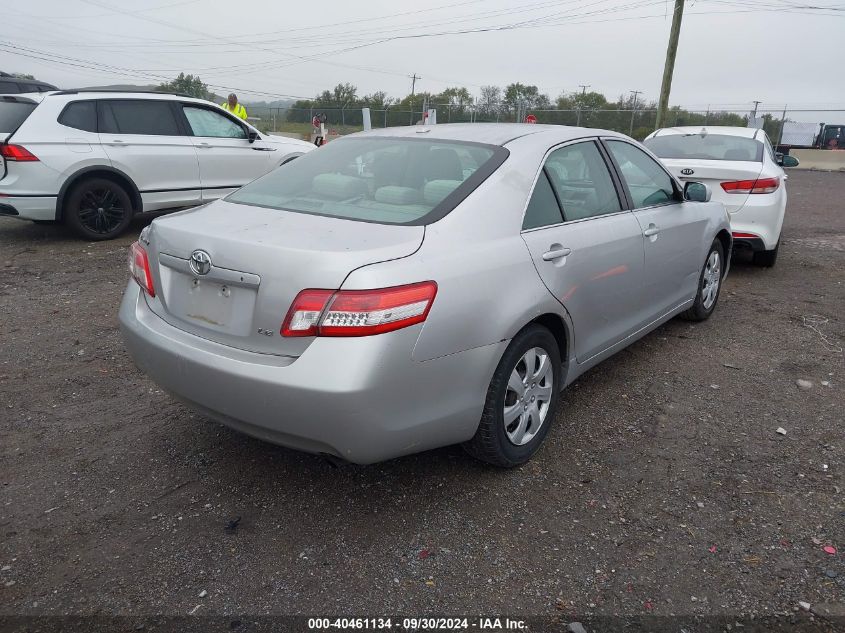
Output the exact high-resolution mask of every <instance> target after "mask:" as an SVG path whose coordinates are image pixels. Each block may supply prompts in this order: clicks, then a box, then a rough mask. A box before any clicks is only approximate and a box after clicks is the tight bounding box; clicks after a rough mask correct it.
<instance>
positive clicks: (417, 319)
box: [281, 281, 437, 336]
mask: <svg viewBox="0 0 845 633" xmlns="http://www.w3.org/2000/svg"><path fill="white" fill-rule="evenodd" d="M436 294H437V284H436V283H434V282H433V281H424V282H422V283H417V284H410V285H407V286H396V287H393V288H381V289H378V290H340V291H337V292H335V291H332V290H313V289H311V290H303V291H302V292H300V293H299V294H298V295H297V297H296V299H294V301H293V305H291V307H290V310H288V314H287V316H286V317H285V320H284V323H283V324H282V330H281V333H282V336H370V335H373V334H383V333H384V332H392V331H393V330H399V329H402V328H405V327H408V326H409V325H414V324H415V323H422V322H423V321H425V319H426V317H427V316H428V312H429V310H431V304H432V303H433V302H434V296H435V295H436Z"/></svg>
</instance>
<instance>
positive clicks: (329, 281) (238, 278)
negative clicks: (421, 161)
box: [144, 200, 425, 356]
mask: <svg viewBox="0 0 845 633" xmlns="http://www.w3.org/2000/svg"><path fill="white" fill-rule="evenodd" d="M424 232H425V229H424V228H423V227H422V226H397V225H385V224H374V223H368V222H359V221H353V220H344V219H339V218H330V217H322V216H316V215H309V214H305V213H294V212H289V211H280V210H277V209H266V208H262V207H256V206H249V205H242V204H234V203H230V202H227V201H223V200H221V201H217V202H214V203H212V204H210V205H207V206H204V207H198V208H196V209H191V210H188V211H182V212H178V213H174V214H171V215H168V216H164V217H160V218H158V219H156V220H155V221H154V222H153V224H152V225H151V227H150V230H149V231H148V232H147V234H146V235H145V236H144V240H145V248H146V249H147V251H148V255H149V261H150V267H151V269H152V275H153V282H154V286H155V291H156V296H155V297H148V298H147V299H148V302H149V304H150V307H151V309H152V310H153V311H154V312H155V313H156V314H158V315H159V316H160V317H161V318H163V319H164V320H165V321H167V322H168V323H170V324H171V325H173V326H174V327H178V328H179V329H182V330H185V331H187V332H190V333H192V334H195V335H197V336H201V337H203V338H206V339H209V340H213V341H216V342H219V343H222V344H224V345H228V346H231V347H237V348H239V349H245V350H249V351H254V352H261V353H266V354H277V355H288V356H298V355H299V354H301V353H302V352H303V351H304V350H305V348H307V346H308V345H309V344H310V342H311V340H312V339H310V338H284V337H282V336H281V335H280V333H279V330H280V327H281V325H282V321H283V320H284V318H285V315H286V314H287V311H288V309H289V308H290V306H291V303H292V302H293V300H294V298H295V297H296V295H297V293H299V291H301V290H304V289H306V288H326V289H337V288H340V286H341V284H342V283H343V281H344V280H345V279H346V277H347V275H348V274H349V273H350V272H351V271H353V270H355V269H356V268H359V267H361V266H364V265H367V264H373V263H377V262H382V261H387V260H391V259H398V258H401V257H406V256H408V255H411V254H412V253H414V252H415V251H416V250H417V249H418V248H419V246H420V244H421V243H422V240H423V236H424ZM192 256H193V262H192Z"/></svg>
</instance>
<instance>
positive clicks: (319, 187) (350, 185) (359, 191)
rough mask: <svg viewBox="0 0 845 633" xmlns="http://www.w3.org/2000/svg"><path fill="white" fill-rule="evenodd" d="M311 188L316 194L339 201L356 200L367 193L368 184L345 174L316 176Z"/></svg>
mask: <svg viewBox="0 0 845 633" xmlns="http://www.w3.org/2000/svg"><path fill="white" fill-rule="evenodd" d="M311 187H312V189H313V190H314V193H317V194H320V195H322V196H328V197H329V198H337V199H338V200H344V199H346V198H355V197H356V196H360V195H363V194H365V193H366V192H367V183H366V182H364V181H363V180H361V179H360V178H356V177H355V176H345V175H343V174H319V175H318V176H314V180H313V181H312V183H311Z"/></svg>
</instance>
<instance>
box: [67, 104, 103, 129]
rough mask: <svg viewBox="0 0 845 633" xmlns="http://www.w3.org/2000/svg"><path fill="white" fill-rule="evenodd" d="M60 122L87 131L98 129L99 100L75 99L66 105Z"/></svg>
mask: <svg viewBox="0 0 845 633" xmlns="http://www.w3.org/2000/svg"><path fill="white" fill-rule="evenodd" d="M59 123H61V124H62V125H66V126H67V127H72V128H75V129H77V130H84V131H86V132H96V131H97V102H96V101H74V102H73V103H69V104H67V105H66V106H65V109H64V110H62V113H61V114H60V115H59Z"/></svg>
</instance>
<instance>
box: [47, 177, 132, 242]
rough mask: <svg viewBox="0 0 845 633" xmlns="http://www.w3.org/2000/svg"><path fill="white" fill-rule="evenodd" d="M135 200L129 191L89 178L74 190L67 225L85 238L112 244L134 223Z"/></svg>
mask: <svg viewBox="0 0 845 633" xmlns="http://www.w3.org/2000/svg"><path fill="white" fill-rule="evenodd" d="M132 213H133V210H132V200H131V199H130V198H129V194H128V193H127V192H126V190H125V189H124V188H123V187H121V186H120V185H119V184H117V183H116V182H114V181H113V180H109V179H107V178H87V179H85V180H83V181H81V182H79V183H77V184H76V185H74V186H73V189H71V190H70V192H69V193H68V195H67V197H66V198H65V203H64V214H63V215H64V221H65V223H66V224H67V225H68V226H69V227H70V228H71V229H73V231H74V232H75V233H76V234H77V235H79V236H80V237H81V238H83V239H86V240H91V241H100V240H111V239H114V238H116V237H117V236H118V235H120V234H121V233H123V231H125V230H126V227H128V226H129V223H130V222H131V221H132Z"/></svg>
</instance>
